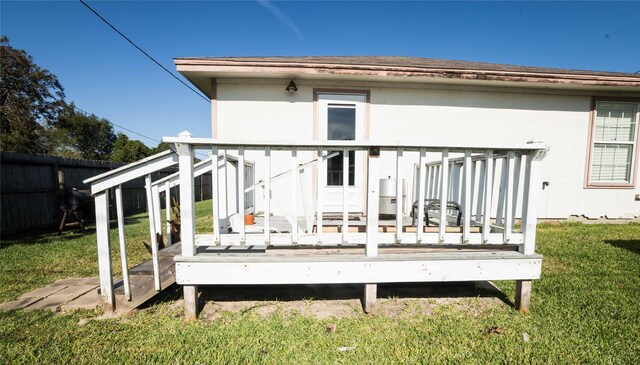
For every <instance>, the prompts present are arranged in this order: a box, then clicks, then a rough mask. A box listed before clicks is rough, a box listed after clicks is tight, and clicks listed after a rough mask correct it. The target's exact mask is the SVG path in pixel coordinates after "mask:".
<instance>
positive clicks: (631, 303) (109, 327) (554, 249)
mask: <svg viewBox="0 0 640 365" xmlns="http://www.w3.org/2000/svg"><path fill="white" fill-rule="evenodd" d="M197 209H198V211H197V215H198V217H199V218H198V222H197V229H198V231H200V232H205V231H206V230H207V229H208V227H210V202H202V203H198V208H197ZM144 218H145V217H144V216H143V215H140V216H135V217H131V218H130V219H129V222H130V223H131V224H129V225H128V227H127V234H128V238H129V241H128V251H129V257H130V260H131V261H132V263H133V262H135V261H141V260H144V259H146V258H147V257H148V256H149V255H148V253H147V252H146V250H145V249H144V247H142V243H141V242H142V241H144V240H148V238H147V237H148V226H147V223H146V219H144ZM112 234H113V235H114V236H113V237H114V242H115V237H116V231H115V230H114V231H112ZM114 248H115V247H114ZM115 251H116V254H117V250H115ZM537 251H538V252H539V253H541V254H543V255H544V259H543V269H542V279H541V280H538V281H535V282H534V285H533V294H532V303H531V313H529V314H527V315H522V314H519V313H517V312H516V311H515V310H514V309H513V308H511V307H509V306H507V305H502V306H491V307H489V308H487V309H485V310H484V311H481V312H480V313H479V314H477V313H476V314H472V313H469V312H465V311H462V310H460V309H457V308H456V307H453V306H447V305H443V306H442V307H440V308H438V309H437V310H436V311H434V312H433V313H430V314H428V315H427V314H425V315H414V316H408V317H407V316H404V317H400V318H386V317H383V316H375V315H373V316H371V315H364V314H361V315H357V316H355V317H350V318H329V319H325V320H318V319H315V317H309V316H304V315H300V314H286V313H277V314H274V315H271V316H269V317H267V318H263V317H260V316H258V315H256V314H255V313H253V312H251V311H247V312H243V313H239V314H232V313H227V314H226V315H223V316H222V317H221V318H218V319H215V320H211V321H204V320H200V321H196V322H193V323H185V322H184V321H183V319H182V310H181V308H180V306H176V305H175V300H174V299H171V298H169V299H167V300H165V301H161V302H159V303H157V304H154V305H153V306H151V307H150V308H148V309H146V310H142V311H139V312H137V313H135V314H133V315H131V316H126V317H124V318H119V319H99V315H98V314H97V313H95V312H92V311H82V312H77V313H73V314H67V315H56V314H53V313H51V312H49V311H39V310H30V311H27V310H17V311H4V312H0V359H2V360H3V361H2V362H3V363H55V364H58V363H68V362H71V363H118V364H119V363H242V364H244V363H273V364H282V363H294V364H300V363H323V364H324V363H330V364H332V363H433V362H435V363H456V364H457V363H477V364H485V363H508V364H511V363H513V364H521V363H549V364H565V363H573V364H592V363H601V364H634V363H640V341H639V340H638V336H639V334H640V305H639V304H638V302H639V301H640V225H638V224H628V225H582V224H569V223H566V224H559V225H541V226H540V227H539V229H538V249H537ZM118 262H119V261H115V259H114V269H116V270H117V266H118V264H117V263H118ZM97 270H98V269H97V259H96V253H95V236H94V235H93V234H86V235H84V236H80V235H77V234H65V235H63V236H62V237H57V236H55V235H43V236H38V237H30V238H25V239H22V240H15V241H3V243H2V248H0V278H1V283H2V285H0V301H7V300H12V299H15V298H16V297H18V296H19V295H20V294H21V293H23V292H25V291H28V290H31V289H34V288H36V287H39V286H43V285H46V284H48V283H51V282H53V281H55V280H56V279H59V278H63V277H69V276H95V275H97ZM496 284H497V285H498V286H499V287H500V288H501V289H502V290H503V291H504V292H505V294H506V295H507V296H509V297H511V298H513V294H514V290H515V284H514V283H513V282H498V283H496ZM469 300H473V298H470V299H469ZM328 323H335V324H336V327H337V330H336V331H335V332H333V333H326V331H325V327H326V325H327V324H328ZM491 326H499V327H501V328H503V329H504V332H503V333H501V334H491V335H486V334H484V333H483V330H484V329H486V328H488V327H491ZM523 333H526V334H527V335H528V341H524V340H523ZM339 347H355V349H353V350H350V351H346V352H341V351H338V348H339Z"/></svg>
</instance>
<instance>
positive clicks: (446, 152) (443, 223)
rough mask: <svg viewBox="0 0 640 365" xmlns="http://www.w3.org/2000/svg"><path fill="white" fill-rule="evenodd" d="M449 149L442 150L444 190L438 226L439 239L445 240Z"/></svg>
mask: <svg viewBox="0 0 640 365" xmlns="http://www.w3.org/2000/svg"><path fill="white" fill-rule="evenodd" d="M448 169H449V150H448V149H446V148H445V149H443V150H442V174H441V176H442V179H441V181H442V182H441V185H442V191H441V192H440V224H439V226H438V240H439V241H440V242H443V241H444V235H445V233H446V231H447V197H448V196H449V192H448V188H449V181H448V178H449V172H448V171H447V170H448Z"/></svg>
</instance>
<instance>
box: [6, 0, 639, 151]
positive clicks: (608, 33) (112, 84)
mask: <svg viewBox="0 0 640 365" xmlns="http://www.w3.org/2000/svg"><path fill="white" fill-rule="evenodd" d="M89 5H91V6H92V7H93V8H94V9H95V10H96V11H98V12H99V13H100V14H101V15H102V16H104V17H105V18H106V19H108V20H109V21H110V22H111V23H112V24H114V25H115V26H116V27H117V28H118V29H119V30H120V31H122V32H123V33H124V34H126V35H127V36H129V37H130V38H131V39H133V40H134V41H135V42H136V43H138V44H139V45H140V46H141V47H142V48H143V49H145V50H146V51H147V52H148V53H150V54H151V55H152V56H153V57H154V58H156V59H157V60H158V61H159V62H160V63H162V64H163V65H164V66H165V67H166V68H168V69H170V70H172V71H173V70H175V67H174V65H173V57H193V56H269V55H283V56H288V55H398V56H415V57H432V58H445V59H458V60H467V61H481V62H493V63H505V64H517V65H529V66H544V67H560V68H572V69H590V70H606V71H620V72H635V71H638V70H640V30H639V29H640V28H638V19H639V18H638V17H639V14H640V2H637V1H635V2H477V1H476V2H457V1H456V2H417V1H416V2H311V1H300V2H269V1H260V2H254V1H245V2H221V1H198V2H175V1H161V2H151V1H139V2H132V1H120V2H115V1H113V2H111V1H109V2H106V1H91V2H89ZM0 27H1V31H2V34H3V35H6V36H8V37H9V40H10V42H11V44H12V46H13V47H16V48H20V49H24V50H26V51H27V52H28V53H29V54H31V55H32V56H33V58H34V60H35V61H36V63H38V64H39V65H40V66H41V67H44V68H47V69H49V70H50V71H51V72H53V73H54V74H56V75H57V76H58V78H59V79H60V81H61V82H62V84H63V86H64V88H65V92H66V95H67V98H68V100H70V101H75V102H76V104H77V105H78V106H79V107H80V108H82V109H84V110H87V111H89V112H92V113H95V114H96V115H99V116H102V117H105V118H107V119H109V120H111V121H112V122H114V123H117V124H120V125H123V126H125V127H128V128H130V129H132V130H135V131H138V132H140V133H142V134H145V135H147V136H150V137H153V138H156V139H160V138H161V137H162V136H165V135H176V134H177V133H179V132H181V131H183V130H189V131H191V132H192V133H193V134H194V135H196V136H202V137H208V136H209V135H210V129H209V125H210V124H209V113H210V106H209V103H207V102H206V101H204V100H202V99H201V98H199V97H197V96H196V95H194V94H193V93H192V92H191V91H189V90H188V89H187V88H185V87H184V86H183V85H181V84H180V83H178V82H177V81H176V80H174V79H172V78H171V77H170V76H169V75H167V74H166V73H165V72H164V71H163V70H161V69H160V68H159V67H157V66H156V65H154V64H153V63H151V62H150V61H149V60H148V59H147V58H145V57H144V56H143V55H142V54H141V53H139V51H137V50H136V49H134V48H133V47H132V46H131V45H129V44H128V43H127V42H126V41H124V40H123V39H122V38H120V36H118V35H117V34H116V33H114V32H113V31H112V30H111V29H110V28H108V27H107V26H106V25H105V24H104V23H102V22H101V21H100V20H99V19H98V18H97V17H96V16H95V15H94V14H93V13H91V12H90V11H89V10H88V9H86V8H85V7H84V6H83V5H82V4H81V3H80V2H77V1H62V2H57V1H43V2H30V1H16V2H14V1H2V2H0ZM116 129H117V130H118V128H116ZM126 133H127V134H129V135H130V136H131V137H132V138H136V139H140V140H142V141H143V142H145V143H147V144H148V145H150V146H154V145H156V144H157V142H155V141H152V140H148V139H145V138H142V137H139V136H136V135H134V134H131V133H129V132H126Z"/></svg>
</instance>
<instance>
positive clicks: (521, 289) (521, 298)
mask: <svg viewBox="0 0 640 365" xmlns="http://www.w3.org/2000/svg"><path fill="white" fill-rule="evenodd" d="M515 304H516V309H517V310H518V311H519V312H520V313H529V305H530V304H531V280H517V281H516V301H515Z"/></svg>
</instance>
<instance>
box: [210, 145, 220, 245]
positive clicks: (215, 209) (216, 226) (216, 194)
mask: <svg viewBox="0 0 640 365" xmlns="http://www.w3.org/2000/svg"><path fill="white" fill-rule="evenodd" d="M211 156H212V157H213V158H212V159H211V205H212V215H213V217H212V218H213V242H214V243H215V244H216V245H219V244H220V233H221V232H220V184H219V181H220V175H219V174H218V147H216V146H213V147H211Z"/></svg>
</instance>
